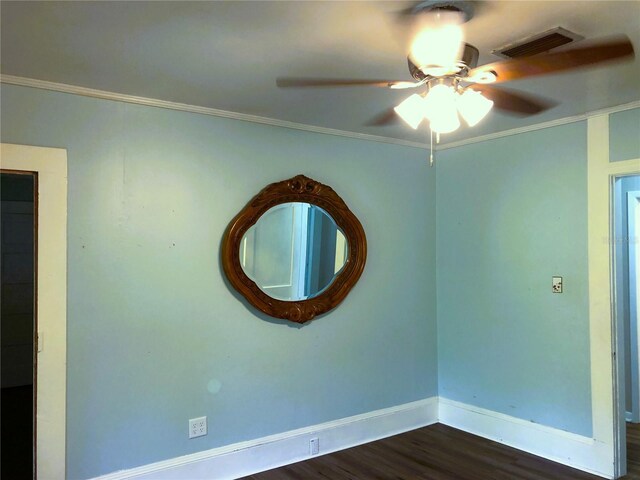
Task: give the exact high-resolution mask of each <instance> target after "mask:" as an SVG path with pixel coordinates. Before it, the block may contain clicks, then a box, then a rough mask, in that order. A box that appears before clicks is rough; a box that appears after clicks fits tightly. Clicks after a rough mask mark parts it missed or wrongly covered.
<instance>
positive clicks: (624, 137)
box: [609, 108, 640, 162]
mask: <svg viewBox="0 0 640 480" xmlns="http://www.w3.org/2000/svg"><path fill="white" fill-rule="evenodd" d="M632 158H640V108H633V109H631V110H623V111H622V112H616V113H612V114H611V115H610V116H609V161H611V162H619V161H622V160H630V159H632Z"/></svg>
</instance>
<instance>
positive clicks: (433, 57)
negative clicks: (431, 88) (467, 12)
mask: <svg viewBox="0 0 640 480" xmlns="http://www.w3.org/2000/svg"><path fill="white" fill-rule="evenodd" d="M460 23H461V17H460V14H459V12H452V11H437V12H429V13H426V14H424V18H423V21H422V22H420V29H419V30H418V33H417V34H416V35H415V37H414V40H413V42H412V44H411V52H410V55H409V56H410V58H411V60H412V61H413V63H415V64H416V65H417V66H418V67H419V68H420V69H421V70H422V71H423V72H424V73H425V74H427V75H433V76H436V74H439V75H442V74H446V73H449V72H452V71H453V72H455V71H458V70H459V67H457V64H458V62H459V61H460V58H461V57H462V51H463V48H464V36H463V33H462V27H461V26H460ZM437 67H439V69H440V70H442V71H443V72H444V73H439V72H436V71H432V70H433V69H434V68H437Z"/></svg>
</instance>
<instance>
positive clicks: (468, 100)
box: [458, 89, 493, 127]
mask: <svg viewBox="0 0 640 480" xmlns="http://www.w3.org/2000/svg"><path fill="white" fill-rule="evenodd" d="M492 107H493V101H491V100H489V99H488V98H486V97H485V96H483V95H482V94H481V93H480V92H476V91H474V90H471V89H468V90H465V91H464V93H463V94H462V95H460V96H459V97H458V111H459V112H460V115H462V118H464V120H465V122H467V124H468V125H469V126H470V127H473V126H474V125H477V124H478V122H479V121H480V120H482V119H483V118H484V117H485V116H486V115H487V113H489V111H490V110H491V108H492Z"/></svg>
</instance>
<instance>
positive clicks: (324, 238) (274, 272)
mask: <svg viewBox="0 0 640 480" xmlns="http://www.w3.org/2000/svg"><path fill="white" fill-rule="evenodd" d="M239 254H240V265H241V266H242V270H244V272H245V273H246V274H247V276H248V277H249V278H250V279H251V280H253V281H254V282H255V283H256V285H257V286H258V288H260V290H262V291H263V292H264V293H266V294H267V295H269V296H270V297H271V298H275V299H277V300H286V301H297V300H306V299H308V298H313V297H315V296H317V295H319V294H320V293H321V292H323V291H324V290H325V289H326V288H327V287H328V286H329V285H331V282H333V280H334V279H335V278H336V276H337V275H338V274H339V273H340V270H342V268H343V267H344V265H345V263H346V261H347V258H348V247H347V241H346V238H345V236H344V233H343V232H342V230H340V229H339V228H338V226H337V225H336V222H335V221H334V220H333V218H331V215H329V214H328V213H327V212H326V211H324V210H323V209H322V208H320V207H318V206H317V205H311V204H310V203H304V202H288V203H283V204H280V205H276V206H275V207H272V208H270V209H269V210H267V211H266V212H265V213H264V214H263V215H262V216H261V217H260V218H259V219H258V221H257V222H256V223H255V224H254V225H253V226H252V227H251V228H249V230H247V232H246V233H245V234H244V236H243V237H242V240H241V242H240V252H239Z"/></svg>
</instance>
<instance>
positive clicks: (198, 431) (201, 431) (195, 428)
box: [189, 417, 207, 438]
mask: <svg viewBox="0 0 640 480" xmlns="http://www.w3.org/2000/svg"><path fill="white" fill-rule="evenodd" d="M206 434H207V417H198V418H191V419H189V438H196V437H203V436H204V435H206Z"/></svg>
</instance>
